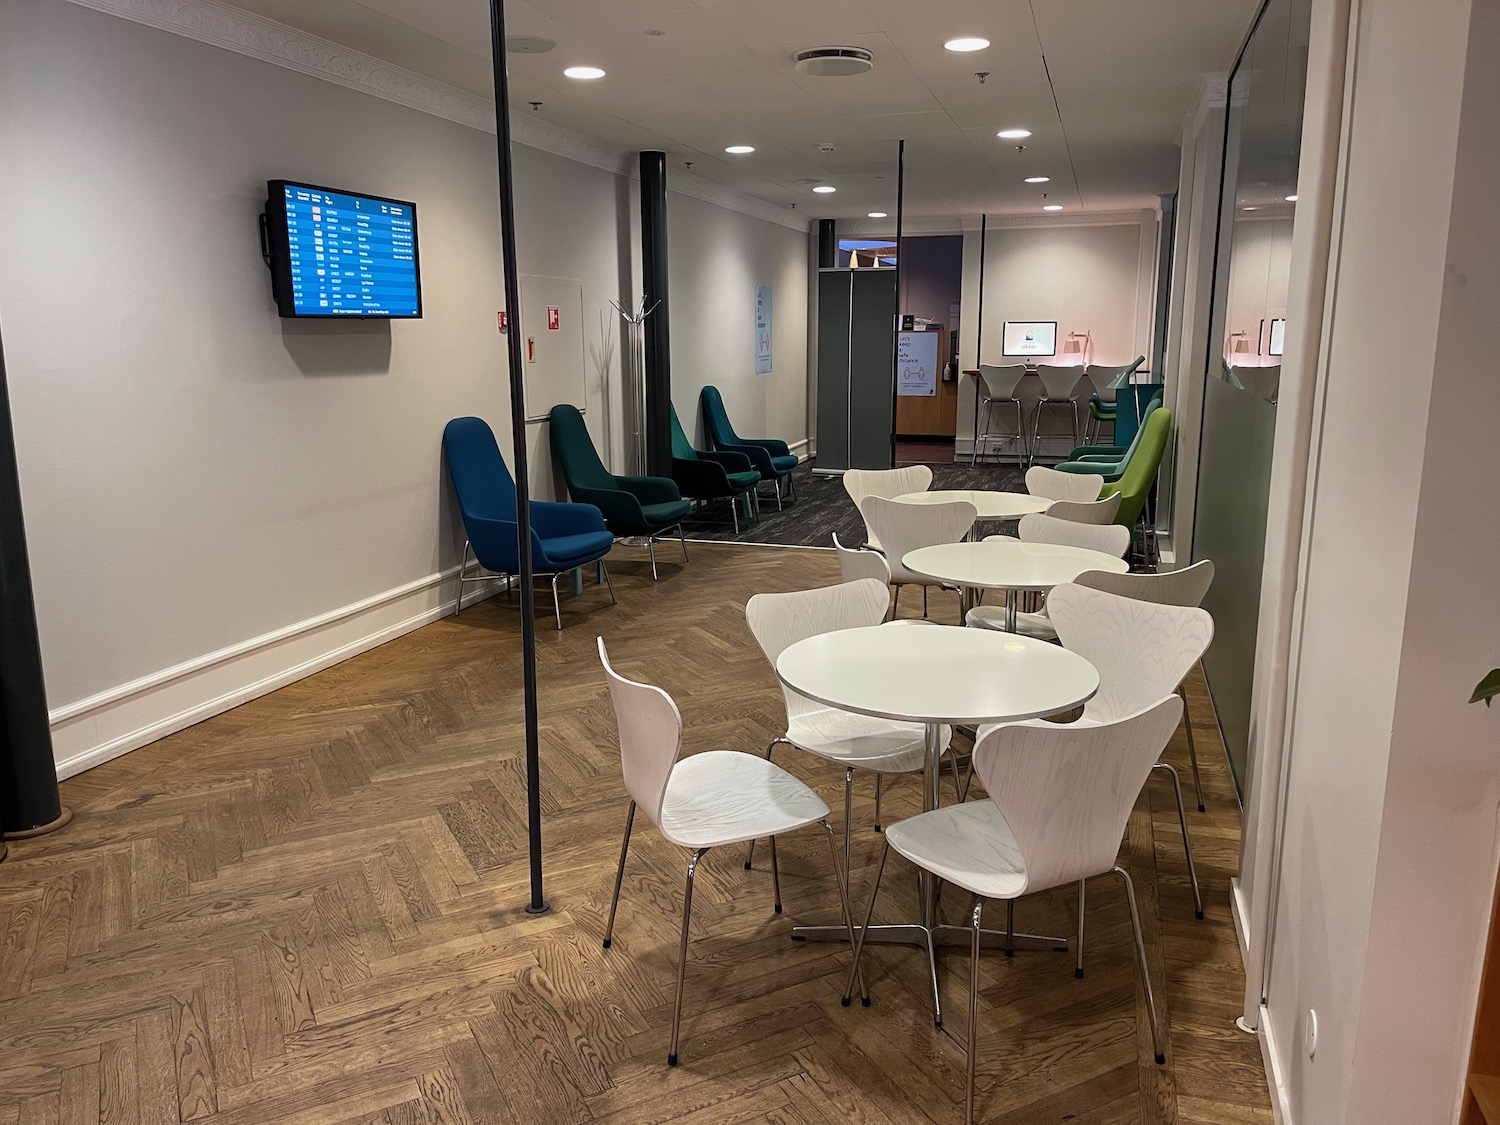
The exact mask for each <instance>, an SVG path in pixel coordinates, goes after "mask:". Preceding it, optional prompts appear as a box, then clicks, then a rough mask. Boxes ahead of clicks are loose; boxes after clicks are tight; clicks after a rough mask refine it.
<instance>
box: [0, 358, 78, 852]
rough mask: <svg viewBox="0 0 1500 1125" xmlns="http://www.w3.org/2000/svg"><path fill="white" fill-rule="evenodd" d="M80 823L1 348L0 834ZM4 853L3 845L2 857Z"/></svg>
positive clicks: (1, 846)
mask: <svg viewBox="0 0 1500 1125" xmlns="http://www.w3.org/2000/svg"><path fill="white" fill-rule="evenodd" d="M72 817H73V814H72V813H71V812H69V811H68V810H67V809H65V808H63V806H62V802H61V799H60V798H59V796H58V792H57V765H56V763H55V762H54V761H53V759H52V726H51V721H50V720H49V719H48V717H47V689H46V686H45V684H44V683H43V680H42V649H41V643H40V641H39V640H38V638H37V628H36V604H35V602H34V601H33V599H32V593H31V562H30V559H29V558H28V556H27V553H26V523H25V519H24V518H23V516H22V512H21V478H20V471H19V469H18V467H17V464H16V438H15V431H14V430H13V429H12V427H11V417H10V391H9V389H8V387H7V385H6V379H5V353H4V348H3V346H0V830H3V832H4V834H5V835H6V836H9V837H10V838H11V839H16V838H18V837H25V836H38V835H41V834H42V833H44V832H51V831H53V830H54V829H57V828H61V827H62V826H63V825H64V824H66V823H68V821H69V820H71V819H72ZM4 854H5V846H4V844H3V843H0V859H3V858H4Z"/></svg>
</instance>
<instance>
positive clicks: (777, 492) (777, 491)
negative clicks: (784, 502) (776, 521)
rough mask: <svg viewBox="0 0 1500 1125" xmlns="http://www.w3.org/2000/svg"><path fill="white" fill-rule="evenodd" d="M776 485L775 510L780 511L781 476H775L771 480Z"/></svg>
mask: <svg viewBox="0 0 1500 1125" xmlns="http://www.w3.org/2000/svg"><path fill="white" fill-rule="evenodd" d="M772 483H773V484H774V485H775V487H776V510H777V511H778V512H779V511H781V478H780V477H777V478H776V479H775V480H774V481H773V482H772Z"/></svg>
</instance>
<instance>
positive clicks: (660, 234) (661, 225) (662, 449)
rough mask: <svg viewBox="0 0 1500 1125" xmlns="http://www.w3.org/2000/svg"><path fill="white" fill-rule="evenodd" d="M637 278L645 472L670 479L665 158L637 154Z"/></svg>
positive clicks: (670, 339) (657, 154)
mask: <svg viewBox="0 0 1500 1125" xmlns="http://www.w3.org/2000/svg"><path fill="white" fill-rule="evenodd" d="M641 273H642V276H643V283H644V288H645V293H646V307H647V308H648V309H649V308H651V307H652V306H653V305H654V306H655V307H656V311H655V312H654V313H652V314H651V315H650V316H649V317H647V318H646V325H645V333H646V372H645V375H646V471H647V472H648V473H651V474H652V475H654V476H659V477H670V476H671V475H672V336H671V322H670V319H669V317H668V308H669V306H670V304H671V302H669V301H668V300H667V154H666V153H664V152H651V151H647V152H642V153H641Z"/></svg>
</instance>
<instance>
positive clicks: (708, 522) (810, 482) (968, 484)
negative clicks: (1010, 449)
mask: <svg viewBox="0 0 1500 1125" xmlns="http://www.w3.org/2000/svg"><path fill="white" fill-rule="evenodd" d="M931 468H932V487H933V488H993V489H1000V490H1002V491H1007V492H1025V491H1026V485H1025V480H1024V477H1025V472H1024V470H1022V469H1019V468H1017V467H1016V466H1014V465H974V466H970V465H968V464H967V463H957V464H955V463H951V462H949V463H940V464H934V465H932V466H931ZM792 476H793V480H794V481H795V483H796V487H797V499H796V500H795V501H792V500H783V503H784V504H785V505H786V507H785V509H784V510H783V511H780V512H778V511H777V510H776V501H775V499H774V498H773V497H772V496H771V495H770V489H769V488H768V487H766V486H762V492H763V493H764V494H763V495H762V496H761V498H760V518H759V519H749V520H747V519H746V518H745V517H744V516H743V515H741V516H740V533H739V534H738V535H736V534H735V533H734V527H733V524H732V522H731V520H730V516H729V505H728V503H727V502H725V501H723V500H717V501H714V502H712V503H710V504H707V505H705V506H704V507H701V508H699V509H697V510H696V511H694V512H693V514H692V515H691V516H689V517H688V519H686V520H685V521H683V530H684V531H686V533H687V537H688V538H689V539H711V540H715V541H718V542H724V543H766V544H772V545H775V546H779V547H831V546H832V545H833V539H832V536H833V535H834V534H837V535H838V537H839V542H840V543H844V544H846V545H848V546H856V545H858V544H860V543H863V542H864V540H865V524H864V520H862V519H860V516H859V510H858V509H857V508H855V506H854V504H853V502H852V501H850V499H849V494H848V493H847V492H845V491H844V482H843V481H842V480H841V479H840V478H838V477H815V476H813V474H812V464H811V463H810V462H803V463H802V464H801V465H798V466H797V468H796V470H795V471H794V472H793V474H792ZM983 530H984V532H985V534H995V533H999V532H1005V531H1011V530H1013V525H1010V526H1007V525H1006V524H1003V523H996V524H986V525H985V527H984V529H983Z"/></svg>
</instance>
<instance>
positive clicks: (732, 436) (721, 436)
mask: <svg viewBox="0 0 1500 1125" xmlns="http://www.w3.org/2000/svg"><path fill="white" fill-rule="evenodd" d="M699 401H700V402H701V403H702V405H703V425H704V427H705V428H706V429H707V430H708V437H709V440H710V441H712V442H713V443H714V448H715V449H721V450H724V451H726V452H729V453H743V454H744V455H745V456H746V457H748V458H750V465H751V467H752V468H753V469H755V471H756V472H758V473H759V474H760V479H761V480H768V481H771V482H772V483H773V484H775V485H776V507H777V508H778V509H780V507H781V482H782V481H783V480H784V481H786V483H787V494H788V495H789V496H790V497H791V498H792V499H794V500H795V499H796V498H797V490H796V486H795V485H794V484H793V483H792V470H793V469H795V468H796V467H797V455H796V454H794V453H793V452H792V451H791V448H790V447H789V446H788V445H787V443H786V442H784V441H778V440H777V439H775V438H742V437H740V435H739V434H737V433H735V432H734V426H733V425H731V424H730V421H729V412H728V411H726V410H725V409H724V397H723V396H722V395H720V394H719V388H718V387H714V386H707V387H704V388H703V390H702V392H700V394H699Z"/></svg>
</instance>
